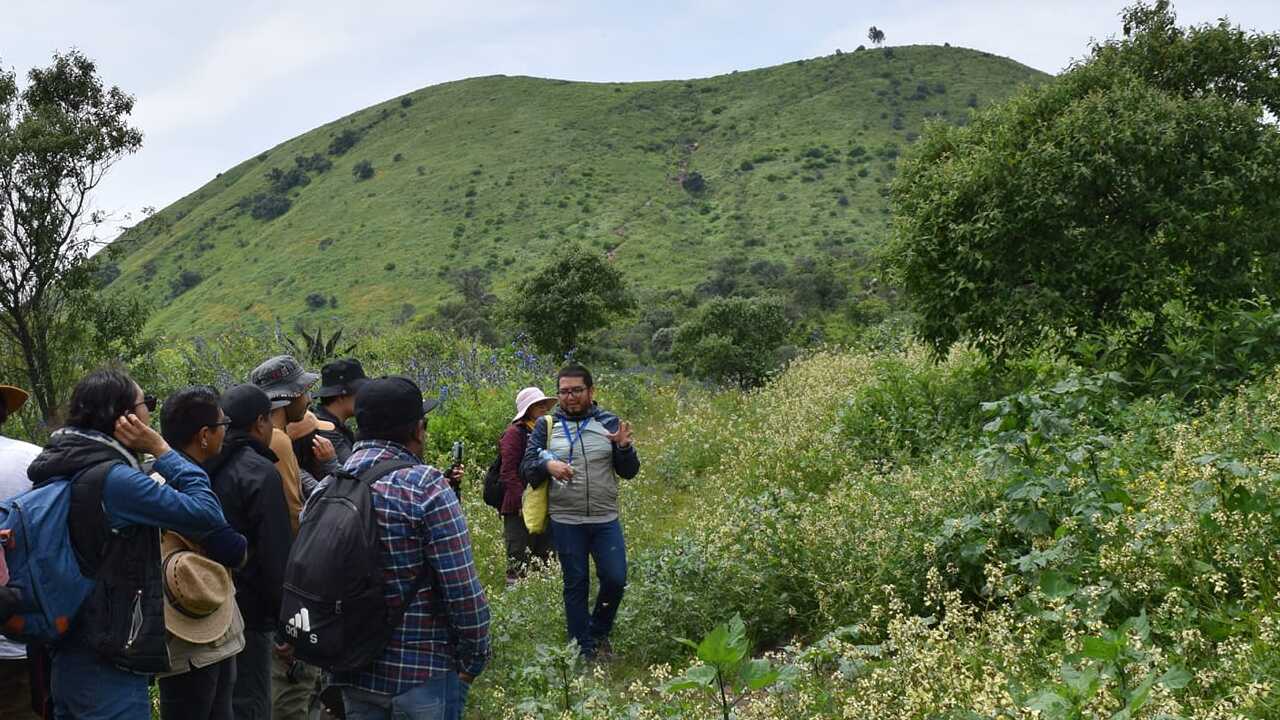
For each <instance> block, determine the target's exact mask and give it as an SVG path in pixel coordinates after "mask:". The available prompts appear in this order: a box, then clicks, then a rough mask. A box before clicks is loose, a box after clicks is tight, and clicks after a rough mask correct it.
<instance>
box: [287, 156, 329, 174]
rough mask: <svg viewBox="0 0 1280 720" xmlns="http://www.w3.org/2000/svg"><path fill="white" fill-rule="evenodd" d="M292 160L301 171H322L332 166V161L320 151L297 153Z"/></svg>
mask: <svg viewBox="0 0 1280 720" xmlns="http://www.w3.org/2000/svg"><path fill="white" fill-rule="evenodd" d="M293 162H294V165H295V166H297V167H298V168H299V169H300V170H302V171H303V172H314V173H323V172H327V171H328V170H329V169H330V168H332V167H333V161H332V160H330V159H329V158H327V157H325V156H323V155H321V154H320V153H312V154H311V155H299V156H297V157H295V158H294V159H293Z"/></svg>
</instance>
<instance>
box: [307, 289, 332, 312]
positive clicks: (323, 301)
mask: <svg viewBox="0 0 1280 720" xmlns="http://www.w3.org/2000/svg"><path fill="white" fill-rule="evenodd" d="M328 304H329V301H328V299H327V298H325V296H324V295H323V294H322V293H315V292H313V293H310V294H308V295H307V307H308V308H310V309H311V310H320V309H322V308H324V307H325V306H326V305H328Z"/></svg>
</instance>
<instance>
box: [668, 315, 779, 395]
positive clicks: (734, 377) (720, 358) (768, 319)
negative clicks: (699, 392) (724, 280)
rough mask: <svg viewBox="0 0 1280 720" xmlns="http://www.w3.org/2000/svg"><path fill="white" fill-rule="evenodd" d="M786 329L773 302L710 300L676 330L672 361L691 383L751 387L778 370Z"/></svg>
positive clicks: (672, 346)
mask: <svg viewBox="0 0 1280 720" xmlns="http://www.w3.org/2000/svg"><path fill="white" fill-rule="evenodd" d="M789 329H790V323H788V322H787V319H786V315H785V314H784V312H783V309H782V303H780V302H778V301H777V300H774V299H768V298H766V299H760V298H750V299H748V298H715V299H713V300H711V301H710V302H708V303H707V304H705V305H703V306H702V307H701V308H699V309H698V311H697V312H696V313H695V315H694V317H693V318H692V319H690V320H689V321H687V322H685V323H684V324H682V325H680V326H679V327H678V328H676V332H675V336H674V337H673V338H672V342H671V355H672V357H674V358H675V360H676V363H677V364H678V365H679V366H680V367H681V369H683V370H684V371H685V372H688V373H690V374H691V375H693V376H695V377H699V378H704V379H708V380H712V381H715V382H730V383H734V384H736V385H737V386H738V387H741V388H750V387H755V386H757V385H760V384H761V383H763V382H764V381H765V379H766V378H767V377H768V376H769V373H770V372H771V371H773V370H774V369H775V368H776V367H777V366H778V348H779V347H780V346H781V345H782V343H783V341H784V340H786V338H787V332H788V330H789Z"/></svg>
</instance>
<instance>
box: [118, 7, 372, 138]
mask: <svg viewBox="0 0 1280 720" xmlns="http://www.w3.org/2000/svg"><path fill="white" fill-rule="evenodd" d="M351 41H352V37H351V35H350V34H349V33H348V32H347V31H346V30H345V29H343V28H341V27H339V26H336V25H334V24H332V23H330V22H327V21H326V19H325V18H324V16H323V15H319V14H315V13H305V12H294V11H286V12H282V13H279V14H276V15H274V16H272V17H269V18H267V19H265V20H262V21H259V22H255V23H253V24H252V25H250V26H249V27H245V28H243V29H239V30H235V31H233V32H230V33H227V34H226V35H224V36H223V37H221V38H219V39H218V40H217V41H216V42H215V43H213V45H212V46H211V47H209V48H208V49H206V50H203V51H197V52H199V56H198V57H197V58H196V59H195V62H194V67H193V68H192V69H191V70H189V71H187V72H184V73H182V74H181V75H180V76H179V77H176V78H175V79H174V80H173V81H172V82H171V84H170V85H169V86H168V87H166V88H164V89H161V90H159V91H158V92H155V93H148V94H146V95H143V96H141V97H139V98H138V101H137V104H136V106H135V118H136V119H137V122H138V124H139V125H140V126H141V127H142V128H143V130H144V131H145V132H147V133H148V134H149V135H150V134H152V133H155V134H164V133H167V132H171V131H174V130H177V129H180V128H188V127H191V126H193V125H213V124H218V123H221V122H223V121H224V120H225V119H226V118H228V117H229V116H231V115H232V114H234V113H235V112H236V111H237V110H238V109H240V107H241V106H242V105H243V104H244V103H245V102H246V101H248V100H251V99H254V98H258V97H261V96H262V95H264V94H270V93H271V92H272V87H273V86H274V85H278V84H279V83H280V82H282V81H284V80H285V79H287V78H288V77H289V76H291V75H293V74H295V73H297V72H299V71H301V70H302V69H304V68H306V67H307V66H310V65H314V64H316V63H318V62H321V61H323V60H325V59H328V58H330V57H334V56H337V55H341V54H343V53H345V52H346V51H347V48H348V45H349V44H350V43H351Z"/></svg>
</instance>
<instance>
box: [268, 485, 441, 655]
mask: <svg viewBox="0 0 1280 720" xmlns="http://www.w3.org/2000/svg"><path fill="white" fill-rule="evenodd" d="M414 465H415V463H411V462H404V461H388V462H382V463H378V464H377V465H374V466H373V467H372V468H370V469H369V470H367V471H365V472H364V473H363V474H362V475H360V476H359V477H357V476H355V475H353V474H351V473H349V472H347V471H346V470H338V472H337V473H335V474H334V475H333V476H332V477H331V478H329V482H328V484H327V485H325V486H324V487H323V488H321V489H318V490H316V495H315V496H313V497H311V498H310V499H309V501H308V502H307V511H306V513H305V514H304V516H303V518H302V523H301V525H300V526H299V527H298V536H297V538H295V539H294V541H293V547H292V548H291V549H290V550H289V561H288V563H287V564H286V565H285V571H284V592H283V594H282V597H281V602H280V618H279V621H280V628H281V630H282V631H283V633H284V638H285V641H286V642H288V643H289V644H290V645H292V646H293V649H294V655H296V656H297V657H298V659H299V660H302V661H303V662H306V663H309V664H311V665H316V666H318V667H320V668H322V669H324V670H327V671H330V672H335V671H351V670H359V669H361V668H364V667H366V666H368V665H370V664H371V663H373V662H374V661H375V660H377V659H378V657H379V656H380V655H381V654H382V651H383V649H384V648H385V647H386V644H387V641H388V640H389V639H390V638H391V633H392V632H393V631H394V630H395V628H396V626H397V625H399V624H400V619H401V618H402V617H403V613H404V609H405V607H407V605H408V601H407V600H406V602H405V603H402V604H401V605H400V608H399V610H398V611H393V610H392V609H391V608H390V607H388V606H387V602H386V598H385V587H386V585H385V581H384V580H383V575H382V556H381V552H380V548H379V542H378V522H377V518H376V517H375V515H374V512H373V498H372V491H371V489H370V488H371V487H372V486H373V484H374V483H375V482H377V481H378V479H379V478H381V477H383V476H384V475H387V474H389V473H393V472H395V471H397V470H403V469H404V468H408V467H413V466H414ZM419 582H421V580H419ZM409 599H412V595H410V598H409Z"/></svg>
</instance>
